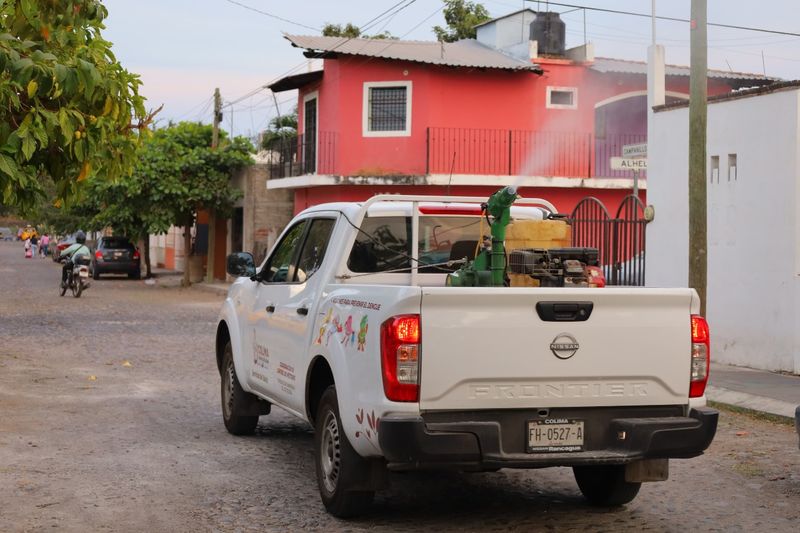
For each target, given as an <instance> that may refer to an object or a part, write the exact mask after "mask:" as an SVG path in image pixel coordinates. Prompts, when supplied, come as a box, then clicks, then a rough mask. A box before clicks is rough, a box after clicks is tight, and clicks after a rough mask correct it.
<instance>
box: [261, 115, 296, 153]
mask: <svg viewBox="0 0 800 533" xmlns="http://www.w3.org/2000/svg"><path fill="white" fill-rule="evenodd" d="M294 137H297V108H296V107H295V108H294V110H293V111H292V112H291V114H289V115H281V116H279V117H273V118H272V120H270V121H269V127H267V129H266V130H265V131H264V132H263V134H262V135H261V148H263V149H264V150H275V149H277V148H278V146H279V145H280V144H281V141H283V140H284V139H291V138H294Z"/></svg>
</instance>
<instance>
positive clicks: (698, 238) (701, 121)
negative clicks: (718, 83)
mask: <svg viewBox="0 0 800 533" xmlns="http://www.w3.org/2000/svg"><path fill="white" fill-rule="evenodd" d="M707 12H708V9H707V2H706V0H692V17H691V27H690V28H691V29H690V34H691V41H690V65H691V74H690V77H689V286H690V287H692V288H693V289H695V290H696V291H697V294H698V295H699V296H700V314H701V315H703V316H705V314H706V286H707V277H708V221H707V213H706V209H707V203H706V195H707V192H706V122H707V114H708V109H707V96H708V94H707V92H708V90H707V81H706V76H707V73H708V50H707V46H708V35H707V29H706V18H707Z"/></svg>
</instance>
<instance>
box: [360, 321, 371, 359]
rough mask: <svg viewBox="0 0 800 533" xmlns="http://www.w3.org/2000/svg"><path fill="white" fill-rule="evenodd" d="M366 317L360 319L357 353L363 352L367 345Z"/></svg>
mask: <svg viewBox="0 0 800 533" xmlns="http://www.w3.org/2000/svg"><path fill="white" fill-rule="evenodd" d="M367 329H369V324H367V315H364V316H362V317H361V327H360V328H359V330H358V351H359V352H363V351H364V349H365V348H366V345H367Z"/></svg>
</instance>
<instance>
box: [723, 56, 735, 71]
mask: <svg viewBox="0 0 800 533" xmlns="http://www.w3.org/2000/svg"><path fill="white" fill-rule="evenodd" d="M725 63H727V64H728V70H730V71H731V72H733V69H732V68H731V64H730V61H728V58H727V57H726V58H725Z"/></svg>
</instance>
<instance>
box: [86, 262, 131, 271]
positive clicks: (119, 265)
mask: <svg viewBox="0 0 800 533" xmlns="http://www.w3.org/2000/svg"><path fill="white" fill-rule="evenodd" d="M94 270H95V271H96V272H97V273H98V274H104V273H108V274H115V273H116V274H123V273H124V274H129V273H133V272H138V271H139V262H138V261H137V262H124V263H123V262H114V261H103V262H102V263H100V262H97V261H95V263H94Z"/></svg>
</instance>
